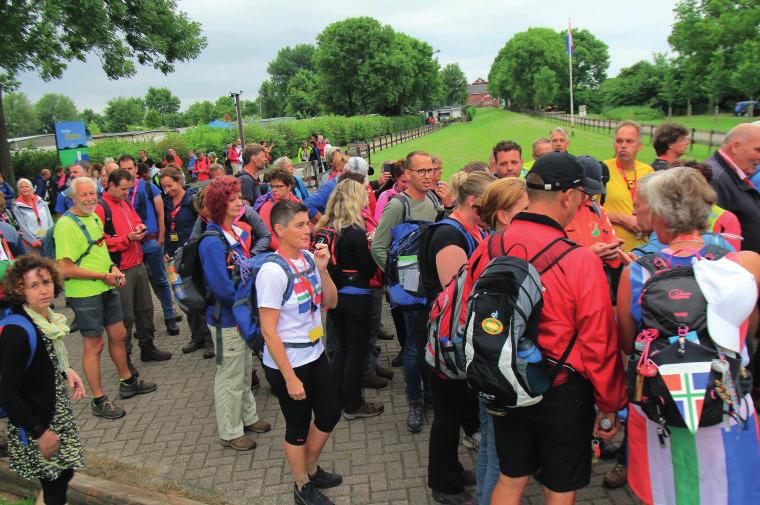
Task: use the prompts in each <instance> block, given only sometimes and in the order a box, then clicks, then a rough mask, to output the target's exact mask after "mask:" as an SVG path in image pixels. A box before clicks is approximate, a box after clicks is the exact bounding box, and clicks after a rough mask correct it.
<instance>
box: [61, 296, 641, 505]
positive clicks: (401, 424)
mask: <svg viewBox="0 0 760 505" xmlns="http://www.w3.org/2000/svg"><path fill="white" fill-rule="evenodd" d="M154 303H155V304H156V307H158V306H159V305H158V301H157V300H155V302H154ZM62 305H63V304H62V303H61V304H60V305H59V307H60V306H62ZM66 313H67V315H68V316H69V317H70V318H71V312H70V311H68V310H67V312H66ZM156 314H157V319H156V328H157V329H158V334H157V339H156V341H157V344H158V346H159V347H160V348H162V349H165V350H169V351H171V352H173V353H174V357H173V358H172V359H171V360H170V361H167V362H163V363H140V361H139V355H138V356H137V357H136V359H135V365H136V366H137V367H138V369H139V370H140V374H141V376H142V377H144V378H146V379H148V380H151V381H155V382H157V383H158V384H159V388H158V391H156V392H155V393H153V394H150V395H145V396H138V397H135V398H132V399H129V400H121V401H120V403H121V405H122V406H123V407H124V408H125V409H126V411H127V415H126V417H124V418H123V419H120V420H117V421H107V420H104V419H99V418H95V417H93V416H92V415H91V414H90V410H89V403H88V402H87V401H79V402H76V403H75V405H74V409H75V413H76V415H77V420H78V422H79V426H80V429H81V437H82V440H83V443H84V445H85V448H86V451H87V454H90V455H97V456H98V461H103V460H104V459H107V460H118V461H121V462H123V463H126V464H128V465H131V466H135V467H140V468H144V470H139V471H138V472H137V473H138V475H139V474H141V473H150V474H153V475H156V476H157V477H159V478H161V479H166V480H168V481H176V487H180V488H185V489H193V490H194V493H193V494H194V496H196V497H197V496H203V495H206V494H208V495H209V496H212V495H213V496H218V497H220V498H223V499H225V500H228V501H229V502H231V503H234V504H240V505H243V504H256V505H269V504H283V505H284V504H287V505H291V504H292V503H293V498H292V496H293V495H292V487H293V484H292V480H291V477H290V475H289V473H288V470H287V465H286V463H285V461H284V458H283V452H282V440H283V436H284V431H285V422H284V418H283V417H282V414H281V413H280V411H279V406H278V404H277V400H276V398H275V397H274V396H273V395H272V394H271V393H270V391H269V388H268V386H267V385H266V383H265V381H264V383H263V384H262V387H261V389H260V390H259V391H257V392H256V403H257V407H258V410H259V415H260V417H261V418H262V419H265V420H267V421H269V422H271V423H272V431H271V432H269V433H266V434H263V435H256V441H257V443H258V448H257V449H256V450H255V451H252V452H243V453H241V452H236V451H234V450H232V449H225V448H223V447H222V446H221V445H220V443H219V438H218V437H217V433H216V422H215V417H214V408H213V377H214V368H215V365H214V360H204V359H203V358H202V356H201V352H200V351H199V352H196V353H193V354H189V355H183V354H182V352H181V350H180V348H181V347H182V345H184V344H185V343H186V342H187V341H188V340H189V337H188V335H189V330H188V328H187V324H186V323H185V322H184V321H183V322H182V323H180V327H181V329H182V334H181V335H179V336H177V337H170V336H168V335H167V334H166V330H165V328H164V325H163V321H162V320H160V317H161V315H160V310H158V311H157V312H156ZM384 324H385V325H386V328H392V327H393V326H392V323H391V320H390V317H389V314H388V313H386V314H385V315H384ZM66 343H67V347H68V349H69V354H70V355H71V362H72V366H74V367H75V369H76V370H78V371H80V374H81V348H82V347H81V337H80V335H79V333H74V334H72V335H70V336H69V337H68V338H67V340H66ZM380 344H381V345H382V347H383V351H382V354H381V364H383V365H384V366H389V361H390V359H391V358H392V357H393V356H395V354H396V352H397V350H398V346H397V343H396V342H395V341H391V342H385V341H381V342H380ZM135 347H137V346H136V344H135ZM102 363H103V379H104V380H103V383H104V386H105V389H106V394H108V395H109V396H110V397H111V398H117V397H118V391H117V390H118V388H117V381H116V374H115V370H114V367H113V364H112V363H111V361H110V359H109V358H108V355H107V352H104V354H103V360H102ZM256 367H257V369H258V370H259V372H260V371H261V368H260V365H259V364H258V363H256ZM394 371H395V372H396V377H394V379H393V380H392V385H391V387H389V388H387V389H386V390H381V391H373V390H368V391H366V397H367V399H368V400H370V401H375V402H381V403H383V404H384V405H385V413H384V414H382V415H381V416H379V417H375V418H371V419H367V420H355V421H351V422H350V423H349V422H348V421H345V420H343V419H341V421H340V423H339V424H338V426H337V427H336V429H335V432H334V433H333V436H332V437H331V439H330V441H329V442H328V444H327V446H326V448H325V451H324V454H323V457H322V460H321V464H322V465H323V466H324V467H325V468H327V469H328V470H333V471H337V472H338V473H340V474H342V475H343V477H344V481H343V485H342V486H339V487H337V488H335V489H331V490H328V491H327V493H326V494H327V495H328V496H329V497H330V498H331V499H333V501H335V503H336V504H341V505H347V504H406V503H409V504H428V503H429V504H433V503H435V502H434V500H433V499H432V498H431V497H430V493H429V490H428V488H427V486H426V474H427V445H428V432H429V431H428V430H429V426H430V421H431V420H432V411H431V410H428V411H427V420H426V424H425V430H424V431H423V432H422V433H419V434H417V435H412V434H410V433H409V432H408V431H407V429H406V422H405V421H406V414H407V404H406V401H405V398H404V388H403V377H402V376H401V370H400V369H399V368H396V369H394ZM82 375H83V374H82ZM259 375H260V376H262V374H261V372H260V373H259ZM460 455H461V461H462V464H463V465H464V466H465V468H467V469H472V468H473V465H474V453H472V452H471V451H468V450H467V449H464V448H462V449H461V454H460ZM609 466H610V465H609V464H602V463H600V464H598V465H596V466H595V468H594V475H593V477H592V485H591V486H589V487H588V488H586V489H583V490H581V491H580V492H579V496H578V503H579V504H584V505H591V504H593V505H602V504H609V503H614V504H616V505H622V504H633V503H637V502H636V501H635V500H634V499H633V498H632V496H633V495H632V494H631V493H630V491H628V490H627V489H622V490H615V491H609V490H607V489H605V488H603V487H602V485H601V481H602V476H603V475H604V472H606V470H607V469H608V468H609ZM472 492H474V489H473V490H472ZM524 503H526V504H528V503H529V504H538V503H543V496H542V494H541V490H540V488H539V487H538V486H537V485H536V484H535V483H534V484H531V486H530V487H529V489H528V492H527V496H526V498H525V500H524Z"/></svg>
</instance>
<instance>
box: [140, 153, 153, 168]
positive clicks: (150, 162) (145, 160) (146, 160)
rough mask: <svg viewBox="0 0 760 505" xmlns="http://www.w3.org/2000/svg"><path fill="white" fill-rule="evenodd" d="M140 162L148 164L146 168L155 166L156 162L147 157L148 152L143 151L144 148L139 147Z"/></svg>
mask: <svg viewBox="0 0 760 505" xmlns="http://www.w3.org/2000/svg"><path fill="white" fill-rule="evenodd" d="M140 163H145V164H146V165H148V168H153V167H154V166H156V162H155V161H153V160H152V159H151V158H149V157H148V153H147V152H145V149H140Z"/></svg>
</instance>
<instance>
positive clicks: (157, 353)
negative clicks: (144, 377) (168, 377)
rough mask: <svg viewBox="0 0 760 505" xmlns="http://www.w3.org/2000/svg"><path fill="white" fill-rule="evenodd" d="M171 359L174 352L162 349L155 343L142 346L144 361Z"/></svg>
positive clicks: (142, 359)
mask: <svg viewBox="0 0 760 505" xmlns="http://www.w3.org/2000/svg"><path fill="white" fill-rule="evenodd" d="M170 359H172V353H170V352H168V351H162V350H160V349H158V348H157V347H156V346H155V345H150V346H149V347H141V348H140V361H142V362H143V363H145V362H148V361H167V360H170Z"/></svg>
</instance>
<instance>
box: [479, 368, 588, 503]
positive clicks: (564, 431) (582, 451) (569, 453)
mask: <svg viewBox="0 0 760 505" xmlns="http://www.w3.org/2000/svg"><path fill="white" fill-rule="evenodd" d="M595 417H596V412H595V410H594V396H593V389H592V387H591V383H589V382H588V381H587V380H584V379H582V378H581V377H580V376H578V375H574V376H573V377H572V378H571V379H570V380H569V381H568V382H566V383H565V384H562V385H561V386H557V387H555V388H553V389H552V390H551V391H549V393H547V394H546V395H544V398H543V400H541V402H539V403H538V404H536V405H532V406H530V407H523V408H516V409H510V410H508V411H507V414H506V415H504V416H492V418H493V426H494V435H495V436H494V439H495V441H496V453H497V455H498V456H499V469H500V470H501V473H503V474H504V475H506V476H507V477H513V478H518V477H525V476H527V475H531V474H533V475H534V476H535V478H536V480H537V481H539V482H540V483H541V484H543V485H544V486H545V487H546V488H547V489H549V490H551V491H554V492H557V493H564V492H568V491H575V490H577V489H580V488H582V487H585V486H587V485H588V484H589V481H590V480H591V434H592V432H593V429H594V419H595Z"/></svg>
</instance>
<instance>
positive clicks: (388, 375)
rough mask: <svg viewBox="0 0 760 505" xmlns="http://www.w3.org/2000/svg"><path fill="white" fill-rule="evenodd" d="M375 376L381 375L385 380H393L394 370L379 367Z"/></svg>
mask: <svg viewBox="0 0 760 505" xmlns="http://www.w3.org/2000/svg"><path fill="white" fill-rule="evenodd" d="M375 374H377V375H379V376H380V377H382V378H383V379H388V380H391V379H392V378H393V370H391V369H390V368H385V367H382V366H379V367H377V368H376V369H375Z"/></svg>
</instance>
